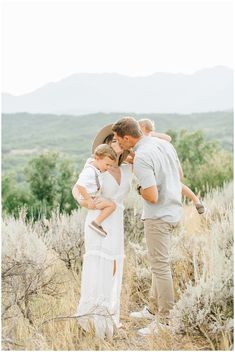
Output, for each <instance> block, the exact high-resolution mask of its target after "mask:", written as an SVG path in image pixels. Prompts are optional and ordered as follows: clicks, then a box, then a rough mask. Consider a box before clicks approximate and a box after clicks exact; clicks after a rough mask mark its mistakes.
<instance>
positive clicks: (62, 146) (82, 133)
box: [2, 111, 233, 181]
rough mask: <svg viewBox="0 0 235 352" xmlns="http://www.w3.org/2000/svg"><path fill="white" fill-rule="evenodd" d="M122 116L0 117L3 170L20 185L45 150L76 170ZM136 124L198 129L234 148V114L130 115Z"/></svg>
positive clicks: (220, 142) (224, 112)
mask: <svg viewBox="0 0 235 352" xmlns="http://www.w3.org/2000/svg"><path fill="white" fill-rule="evenodd" d="M123 115H125V113H116V114H115V113H112V114H101V113H99V114H90V115H83V116H73V115H49V114H45V115H43V114H41V115H40V114H34V115H33V114H26V113H21V114H3V116H2V170H3V173H5V172H9V171H13V172H17V174H18V181H21V179H22V178H21V176H20V175H22V170H23V168H24V167H25V166H26V164H27V162H28V161H29V160H30V159H31V158H32V157H34V156H35V155H37V154H38V153H41V152H43V151H45V150H57V151H59V152H62V153H64V154H65V155H66V157H67V158H69V159H71V160H73V161H74V162H75V164H76V166H77V168H78V169H81V167H82V165H83V162H84V161H85V159H86V158H87V157H88V156H89V155H90V153H91V144H92V140H93V138H94V136H95V134H96V133H97V131H99V130H100V129H101V127H103V126H104V125H106V124H109V123H113V122H114V121H116V120H117V119H118V118H120V117H121V116H123ZM132 115H133V116H134V117H136V119H137V120H139V119H141V118H143V117H146V118H150V119H152V120H154V121H155V125H156V129H157V130H158V131H159V132H165V131H167V130H168V129H171V130H173V131H179V130H181V129H187V130H189V131H195V130H198V129H201V130H203V131H204V133H205V135H206V137H207V138H208V139H215V140H217V141H218V142H219V144H220V145H221V146H222V147H224V148H225V149H227V150H230V151H231V150H232V147H233V112H232V111H231V112H227V111H223V112H211V113H197V114H190V115H182V114H139V115H136V114H132Z"/></svg>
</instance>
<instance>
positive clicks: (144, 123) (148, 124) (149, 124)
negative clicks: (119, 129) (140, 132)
mask: <svg viewBox="0 0 235 352" xmlns="http://www.w3.org/2000/svg"><path fill="white" fill-rule="evenodd" d="M138 123H139V125H140V126H141V127H145V129H146V130H147V131H148V132H152V131H154V129H155V127H154V121H153V120H150V119H141V120H139V121H138Z"/></svg>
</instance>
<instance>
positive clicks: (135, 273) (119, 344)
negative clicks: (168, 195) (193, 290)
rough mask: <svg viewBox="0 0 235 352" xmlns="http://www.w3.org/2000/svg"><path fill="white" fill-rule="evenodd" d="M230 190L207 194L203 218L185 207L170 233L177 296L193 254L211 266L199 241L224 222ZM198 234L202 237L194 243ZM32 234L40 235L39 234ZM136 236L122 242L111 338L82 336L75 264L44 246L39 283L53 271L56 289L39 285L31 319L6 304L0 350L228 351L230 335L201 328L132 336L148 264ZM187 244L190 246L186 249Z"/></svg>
mask: <svg viewBox="0 0 235 352" xmlns="http://www.w3.org/2000/svg"><path fill="white" fill-rule="evenodd" d="M230 191H231V188H230ZM230 191H227V190H225V191H224V194H221V193H219V192H218V193H215V194H213V195H212V196H211V197H208V199H207V204H208V206H209V207H210V209H211V214H209V215H208V216H207V217H200V216H199V215H198V214H197V213H196V211H195V209H194V208H193V207H191V206H185V209H184V210H185V211H184V218H183V221H182V228H181V230H180V233H178V234H176V235H175V236H174V240H173V248H172V263H173V272H174V284H175V292H176V297H177V299H178V300H180V297H181V295H182V293H183V292H184V291H185V289H186V286H187V284H188V283H189V282H190V281H191V282H192V283H194V284H196V283H197V281H198V280H199V279H200V278H201V275H202V269H201V267H200V265H196V264H195V258H196V259H197V263H199V264H200V263H204V262H206V263H207V267H206V269H205V268H204V269H203V270H206V272H207V273H209V271H210V270H211V269H210V261H209V260H208V261H205V260H203V259H202V254H203V253H204V252H203V245H204V246H207V247H208V248H209V247H210V246H213V240H212V238H211V228H212V225H213V224H214V223H215V222H216V221H217V223H219V222H220V225H221V226H225V224H224V222H225V221H226V218H225V213H226V211H227V210H226V211H225V208H226V209H227V208H228V206H229V204H231V197H230V200H228V197H229V195H228V194H229V192H230ZM226 192H227V193H226ZM135 211H136V210H135ZM222 214H224V216H223V215H222ZM9 221H10V220H9ZM58 221H59V220H58ZM63 222H64V224H63V226H64V227H66V226H65V219H64V218H63ZM37 231H39V227H38V228H37ZM40 231H43V227H40ZM218 231H219V227H218ZM202 235H203V236H204V238H203V240H202V242H200V241H199V240H200V239H202ZM38 236H39V237H40V238H41V237H42V233H40V234H38ZM142 237H143V236H142V235H140V236H139V243H134V242H133V239H131V241H130V242H129V241H128V243H127V244H126V258H125V266H124V278H123V287H122V295H121V322H122V324H123V326H122V328H120V329H119V330H118V331H116V332H115V335H114V336H113V338H112V339H105V340H100V339H98V338H97V337H95V334H94V332H90V333H85V334H84V332H83V331H82V329H81V328H80V327H79V325H78V324H77V321H76V319H75V318H74V317H72V316H73V315H74V313H75V312H76V306H77V303H78V300H79V295H80V276H81V266H79V267H78V268H77V267H76V270H75V269H73V268H71V269H68V267H67V265H66V262H65V261H63V260H61V259H60V257H59V254H58V253H56V252H55V251H54V250H52V249H49V250H48V252H47V256H46V260H45V262H44V265H46V264H48V263H53V264H51V265H49V267H48V268H47V269H46V270H45V272H44V273H43V279H42V280H44V281H42V282H46V281H45V280H46V279H45V278H54V277H55V275H57V280H56V284H55V286H53V287H55V289H56V290H57V292H54V293H51V294H45V287H43V286H42V287H41V288H40V289H38V290H37V292H36V294H34V295H33V296H32V297H30V302H29V309H30V317H31V321H32V323H30V322H29V320H28V319H27V317H24V316H23V315H22V312H21V311H20V310H19V309H18V307H17V306H16V305H14V304H13V303H12V307H11V308H10V309H8V310H7V312H6V313H5V314H4V315H3V327H2V336H3V341H2V348H3V349H4V350H182V351H183V350H188V351H189V350H190V351H196V350H211V349H221V350H230V349H232V341H231V339H232V336H231V334H220V335H218V336H217V337H216V336H212V335H208V334H207V330H205V333H203V332H202V331H199V330H197V329H196V330H195V331H194V332H192V331H188V333H187V332H186V333H184V334H172V333H171V332H169V331H165V330H163V331H161V332H159V334H158V335H157V336H151V337H149V338H142V337H139V336H138V335H137V334H136V332H137V330H138V329H139V328H141V327H143V326H144V325H145V324H146V323H148V322H146V321H135V320H133V319H130V318H129V312H130V311H131V310H133V309H136V308H139V307H141V306H143V305H144V304H146V303H147V301H148V290H149V287H150V279H151V277H150V273H149V271H148V270H147V269H148V262H147V257H146V252H145V251H144V249H145V243H144V240H143V239H141V238H142ZM182 239H183V240H184V243H182ZM47 240H48V238H47ZM203 241H204V242H203ZM191 244H192V245H193V246H192V247H190V246H191ZM3 258H4V257H3ZM12 280H14V278H12ZM3 287H4V286H3ZM2 297H3V307H4V304H5V302H6V301H7V299H6V297H5V293H4V292H3V295H2ZM60 317H61V318H60Z"/></svg>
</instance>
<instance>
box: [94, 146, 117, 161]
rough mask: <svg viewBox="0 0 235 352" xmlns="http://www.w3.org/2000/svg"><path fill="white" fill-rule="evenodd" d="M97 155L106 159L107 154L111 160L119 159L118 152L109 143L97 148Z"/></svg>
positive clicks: (95, 152)
mask: <svg viewBox="0 0 235 352" xmlns="http://www.w3.org/2000/svg"><path fill="white" fill-rule="evenodd" d="M94 154H95V156H98V157H99V158H100V159H104V158H105V157H106V156H107V157H108V158H110V159H111V160H114V161H115V160H117V154H116V152H115V151H114V150H113V148H111V147H110V145H108V144H100V145H98V147H96V148H95V151H94Z"/></svg>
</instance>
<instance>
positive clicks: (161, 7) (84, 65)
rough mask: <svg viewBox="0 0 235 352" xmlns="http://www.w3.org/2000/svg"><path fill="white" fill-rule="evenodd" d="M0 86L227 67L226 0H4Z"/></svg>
mask: <svg viewBox="0 0 235 352" xmlns="http://www.w3.org/2000/svg"><path fill="white" fill-rule="evenodd" d="M2 3H3V4H2V17H3V20H2V90H3V91H4V92H8V93H12V94H16V95H17V94H23V93H26V92H30V91H32V90H35V89H36V88H39V87H40V86H42V85H44V84H46V83H48V82H51V81H58V80H60V79H62V78H64V77H66V76H68V75H71V74H73V73H81V72H85V73H87V72H96V73H102V72H116V73H121V74H126V75H131V76H140V75H141V76H142V75H149V74H152V73H154V72H182V73H192V72H194V71H196V70H199V69H201V68H207V67H212V66H215V65H225V66H229V67H232V66H233V47H232V39H233V38H232V36H233V26H232V21H233V11H232V1H226V0H220V1H218V0H217V1H212V0H210V1H209V0H196V1H193V0H186V1H184V2H183V1H177V0H175V1H173V0H171V1H168V0H164V1H157V0H155V1H147V0H144V1H134V0H133V1H127V0H125V1H122V0H118V1H114V0H113V1H112V0H108V1H88V0H86V1H78V0H77V1H60V2H59V1H43V0H41V1H34V0H30V1H28V2H26V1H10V0H6V1H3V2H2Z"/></svg>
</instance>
